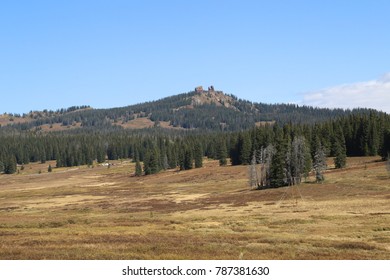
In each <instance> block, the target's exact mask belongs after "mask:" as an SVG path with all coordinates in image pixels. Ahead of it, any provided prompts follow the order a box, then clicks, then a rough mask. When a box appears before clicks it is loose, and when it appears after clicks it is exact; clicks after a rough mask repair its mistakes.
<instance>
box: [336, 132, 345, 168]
mask: <svg viewBox="0 0 390 280" xmlns="http://www.w3.org/2000/svg"><path fill="white" fill-rule="evenodd" d="M333 150H334V156H335V158H334V164H335V167H336V168H344V167H345V165H346V163H347V149H346V147H345V138H344V134H343V131H342V130H341V127H339V126H337V127H336V128H335V132H334V140H333Z"/></svg>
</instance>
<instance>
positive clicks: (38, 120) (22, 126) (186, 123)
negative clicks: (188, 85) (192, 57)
mask: <svg viewBox="0 0 390 280" xmlns="http://www.w3.org/2000/svg"><path fill="white" fill-rule="evenodd" d="M362 111H363V112H368V111H376V110H372V109H354V110H344V109H326V108H325V109H324V108H315V107H311V106H299V105H296V104H284V103H280V104H266V103H257V102H252V101H248V100H244V99H239V98H238V97H236V96H235V95H233V94H225V93H224V92H223V91H221V90H214V87H213V86H210V87H209V88H208V90H203V88H202V87H196V88H195V90H193V91H190V92H187V93H181V94H177V95H172V96H168V97H164V98H161V99H158V100H155V101H149V102H143V103H138V104H134V105H128V106H124V107H116V108H107V109H94V108H92V107H90V106H86V105H83V106H72V107H69V108H68V109H59V110H57V111H48V110H43V111H30V113H29V114H23V116H21V115H17V114H7V115H5V114H3V115H0V125H1V127H12V128H14V129H17V130H32V129H35V130H44V131H58V130H68V129H73V128H86V127H113V126H115V127H119V128H123V129H144V128H153V127H160V128H164V129H175V130H178V129H179V130H194V129H195V130H206V131H207V130H208V131H239V130H243V129H248V128H251V127H253V126H255V125H259V124H262V125H264V124H267V123H275V122H277V123H282V124H283V123H288V122H291V123H307V124H309V123H315V122H321V121H325V120H329V119H332V118H335V117H340V116H344V115H349V114H353V113H355V112H362Z"/></svg>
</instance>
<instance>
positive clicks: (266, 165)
mask: <svg viewBox="0 0 390 280" xmlns="http://www.w3.org/2000/svg"><path fill="white" fill-rule="evenodd" d="M30 115H32V116H30V117H28V116H24V117H25V118H31V119H32V120H31V121H25V122H21V123H19V124H17V123H16V124H15V123H14V124H8V125H3V126H2V128H1V129H0V172H1V173H6V174H12V173H15V172H18V170H19V169H20V168H23V166H24V165H25V164H28V163H29V162H41V163H42V164H44V163H45V162H46V161H48V160H55V161H56V167H64V166H68V167H69V166H79V165H90V166H93V165H94V164H97V163H103V162H106V161H107V160H108V161H110V160H117V159H125V158H130V159H132V160H133V161H134V162H136V165H137V169H136V174H135V175H137V176H141V175H149V174H153V173H157V172H160V171H161V170H166V169H174V168H179V169H180V170H186V169H191V168H199V167H202V159H203V158H204V157H208V158H212V159H218V160H219V162H220V164H221V165H226V164H228V163H231V164H233V165H240V164H247V165H251V166H253V170H252V171H253V185H254V186H255V187H278V186H283V185H287V184H296V183H300V181H301V178H302V177H304V176H307V174H309V173H310V172H315V174H316V175H317V180H323V175H322V172H323V170H324V168H326V166H325V157H326V156H332V157H335V167H336V168H343V167H345V162H346V160H345V158H346V156H369V155H370V156H375V155H381V156H382V158H383V159H387V158H388V157H389V153H390V116H389V115H387V114H385V113H381V112H378V111H375V110H368V109H361V110H354V111H344V110H330V109H315V108H310V107H298V106H296V105H266V104H260V103H251V102H249V101H243V100H240V99H237V98H236V97H235V96H233V95H225V94H223V93H222V92H214V91H213V92H210V91H207V92H202V93H197V92H190V93H185V94H181V95H176V96H173V97H168V98H165V99H162V100H159V101H154V102H149V103H143V104H138V105H133V106H128V107H123V108H115V109H101V110H96V109H91V108H89V107H88V106H82V107H72V108H69V109H66V110H65V109H63V110H59V111H56V112H51V111H44V112H42V113H41V114H38V113H37V112H35V113H32V112H30ZM13 117H14V118H22V119H23V117H22V116H13ZM137 118H149V119H150V120H151V121H153V122H155V124H156V125H154V126H153V127H151V128H147V129H137V130H131V129H125V128H124V127H123V126H122V125H121V124H123V123H126V122H129V121H131V120H134V119H137ZM168 121H169V122H170V123H171V126H172V127H174V126H180V127H181V128H183V129H180V130H175V129H167V128H162V127H160V125H159V122H168ZM260 121H269V122H264V123H263V124H262V125H261V126H256V123H257V122H260ZM271 121H272V122H271ZM58 122H61V123H62V125H64V126H74V122H77V123H81V126H79V127H78V128H74V129H69V130H63V131H52V132H50V130H48V131H43V130H42V129H39V126H40V125H42V124H44V123H51V124H52V123H58ZM184 128H187V129H184ZM229 159H230V160H229ZM50 168H52V167H51V166H50ZM53 168H54V166H53ZM259 168H260V169H259ZM258 169H259V170H258ZM255 174H256V175H255Z"/></svg>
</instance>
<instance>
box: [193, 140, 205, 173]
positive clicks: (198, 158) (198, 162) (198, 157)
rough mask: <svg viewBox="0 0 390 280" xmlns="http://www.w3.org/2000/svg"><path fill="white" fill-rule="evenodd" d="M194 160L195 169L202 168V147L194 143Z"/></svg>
mask: <svg viewBox="0 0 390 280" xmlns="http://www.w3.org/2000/svg"><path fill="white" fill-rule="evenodd" d="M194 159H195V168H200V167H202V166H203V149H202V145H201V144H200V143H199V142H196V144H195V147H194Z"/></svg>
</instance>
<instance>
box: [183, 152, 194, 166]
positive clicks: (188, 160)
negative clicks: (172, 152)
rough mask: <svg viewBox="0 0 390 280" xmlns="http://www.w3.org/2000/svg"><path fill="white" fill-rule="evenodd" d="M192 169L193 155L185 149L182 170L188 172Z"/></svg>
mask: <svg viewBox="0 0 390 280" xmlns="http://www.w3.org/2000/svg"><path fill="white" fill-rule="evenodd" d="M192 168H193V155H192V151H191V149H189V148H188V147H187V148H186V149H185V152H184V170H188V169H192Z"/></svg>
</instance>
